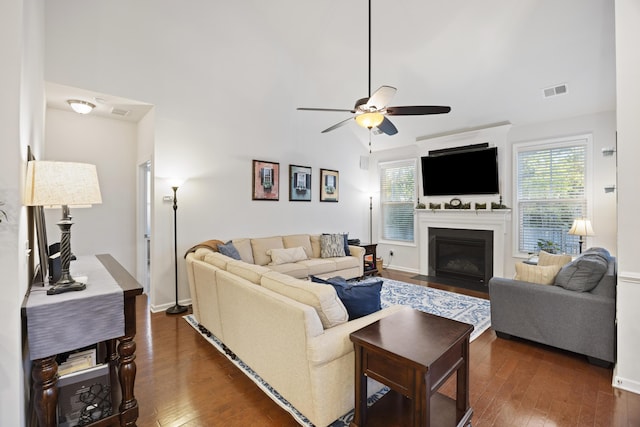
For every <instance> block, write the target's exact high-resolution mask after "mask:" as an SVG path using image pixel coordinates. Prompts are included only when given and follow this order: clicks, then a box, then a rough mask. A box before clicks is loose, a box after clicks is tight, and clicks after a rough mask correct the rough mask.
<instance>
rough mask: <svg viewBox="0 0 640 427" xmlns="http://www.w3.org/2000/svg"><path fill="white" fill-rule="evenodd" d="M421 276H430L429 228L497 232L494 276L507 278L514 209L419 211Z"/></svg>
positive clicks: (494, 234) (494, 235) (417, 213)
mask: <svg viewBox="0 0 640 427" xmlns="http://www.w3.org/2000/svg"><path fill="white" fill-rule="evenodd" d="M415 212H416V217H417V221H418V246H419V248H420V274H424V275H428V274H429V227H438V228H457V229H469V230H491V231H493V251H494V252H493V274H494V276H500V277H502V276H504V259H505V253H504V248H505V238H506V237H505V235H506V234H507V232H508V230H509V224H510V223H511V209H499V210H469V209H435V210H432V209H416V210H415Z"/></svg>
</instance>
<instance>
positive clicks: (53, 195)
mask: <svg viewBox="0 0 640 427" xmlns="http://www.w3.org/2000/svg"><path fill="white" fill-rule="evenodd" d="M98 203H102V196H101V195H100V186H99V184H98V174H97V171H96V167H95V165H91V164H88V163H72V162H52V161H45V160H33V161H30V162H28V163H27V180H26V184H25V196H24V204H25V205H27V206H62V205H67V206H74V205H76V206H77V205H85V206H86V205H93V204H98Z"/></svg>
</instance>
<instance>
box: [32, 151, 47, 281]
mask: <svg viewBox="0 0 640 427" xmlns="http://www.w3.org/2000/svg"><path fill="white" fill-rule="evenodd" d="M31 160H36V158H35V156H34V155H33V152H32V151H31V146H27V161H31ZM29 211H30V213H29V214H28V215H29V216H30V217H31V218H32V222H31V221H30V223H31V224H32V226H33V229H32V231H30V232H29V235H30V239H31V238H32V237H33V231H35V241H36V246H37V247H38V248H37V249H38V251H37V252H38V262H39V263H38V264H37V265H36V266H35V268H34V269H33V270H32V273H31V275H32V277H31V284H37V285H39V286H45V285H46V284H47V282H48V281H49V242H48V241H47V224H46V220H45V215H44V207H42V206H30V207H29ZM29 247H30V249H31V253H32V254H33V252H34V251H33V249H34V242H33V241H30V244H29ZM30 257H33V255H31V256H30ZM30 263H31V264H34V262H33V261H31V262H30Z"/></svg>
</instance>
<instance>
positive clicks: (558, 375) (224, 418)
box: [135, 270, 640, 427]
mask: <svg viewBox="0 0 640 427" xmlns="http://www.w3.org/2000/svg"><path fill="white" fill-rule="evenodd" d="M382 275H383V276H385V277H389V278H392V279H396V280H402V281H405V282H410V283H416V284H422V285H429V286H433V287H437V288H441V289H443V288H444V289H446V290H453V291H456V290H458V289H453V288H447V287H446V286H438V285H435V284H426V283H424V282H420V281H418V280H413V279H411V277H412V276H414V274H409V273H403V272H399V271H393V270H385V271H383V273H382ZM460 292H461V293H466V294H472V295H473V296H478V297H484V298H488V295H486V294H482V293H473V292H470V291H464V290H460ZM137 315H138V334H137V337H136V343H137V359H136V363H137V367H138V371H137V377H136V384H135V394H136V398H137V399H138V405H139V408H140V417H139V418H138V426H140V427H147V426H163V427H164V426H171V427H177V426H297V425H298V424H297V423H296V422H295V421H294V420H293V418H292V417H291V416H290V415H289V414H288V413H287V412H286V411H284V410H283V409H281V408H280V407H279V406H278V405H277V404H276V403H274V402H273V401H272V400H271V399H270V398H269V397H267V396H266V395H265V394H264V393H263V392H262V391H260V389H259V388H258V387H257V386H256V385H255V384H254V383H253V382H252V381H251V380H249V379H248V378H247V377H246V376H245V375H244V374H243V373H241V372H240V371H239V370H238V369H237V368H236V367H235V366H234V365H233V364H232V363H230V362H229V361H228V360H227V358H226V357H225V356H224V355H222V354H220V353H219V352H218V351H217V350H215V349H214V348H213V347H212V346H211V345H209V344H208V343H207V342H206V341H205V340H204V339H203V338H202V337H201V336H200V335H199V334H198V333H196V331H195V330H194V329H193V328H192V327H191V326H189V325H188V324H187V322H186V321H185V320H184V319H182V316H168V315H166V314H165V313H155V314H151V313H150V312H149V310H148V307H147V299H146V296H144V295H142V296H140V297H138V301H137ZM470 347H471V354H470V360H471V369H470V389H471V391H470V401H471V407H472V408H473V410H474V415H473V418H472V424H473V426H474V427H484V426H505V427H506V426H509V427H516V426H557V427H560V426H576V427H584V426H607V427H608V426H616V427H617V426H640V395H636V394H634V393H629V392H625V391H622V390H618V389H614V388H613V387H612V386H611V379H612V370H611V369H605V368H600V367H596V366H593V365H590V364H589V363H587V361H586V360H585V358H584V357H582V356H579V355H575V354H572V353H567V352H563V351H559V350H556V349H553V348H549V347H545V346H541V345H537V344H534V343H530V342H526V341H522V340H510V341H508V340H503V339H499V338H497V337H496V335H495V333H494V332H493V331H492V330H491V329H489V330H487V331H486V332H484V333H483V334H482V335H481V336H480V337H478V338H477V339H476V340H475V341H474V342H473V343H471V346H470ZM256 351H259V349H256ZM441 391H442V392H443V393H444V394H447V395H449V396H450V397H453V396H454V392H455V384H454V382H453V378H452V379H450V380H449V381H448V382H447V383H446V384H445V385H444V386H443V387H442V389H441Z"/></svg>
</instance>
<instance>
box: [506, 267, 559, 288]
mask: <svg viewBox="0 0 640 427" xmlns="http://www.w3.org/2000/svg"><path fill="white" fill-rule="evenodd" d="M561 268H562V267H561V266H559V265H531V264H525V263H524V262H518V263H516V276H515V277H514V279H515V280H522V281H524V282H531V283H539V284H541V285H553V282H554V280H555V278H556V274H558V271H560V269H561Z"/></svg>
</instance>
